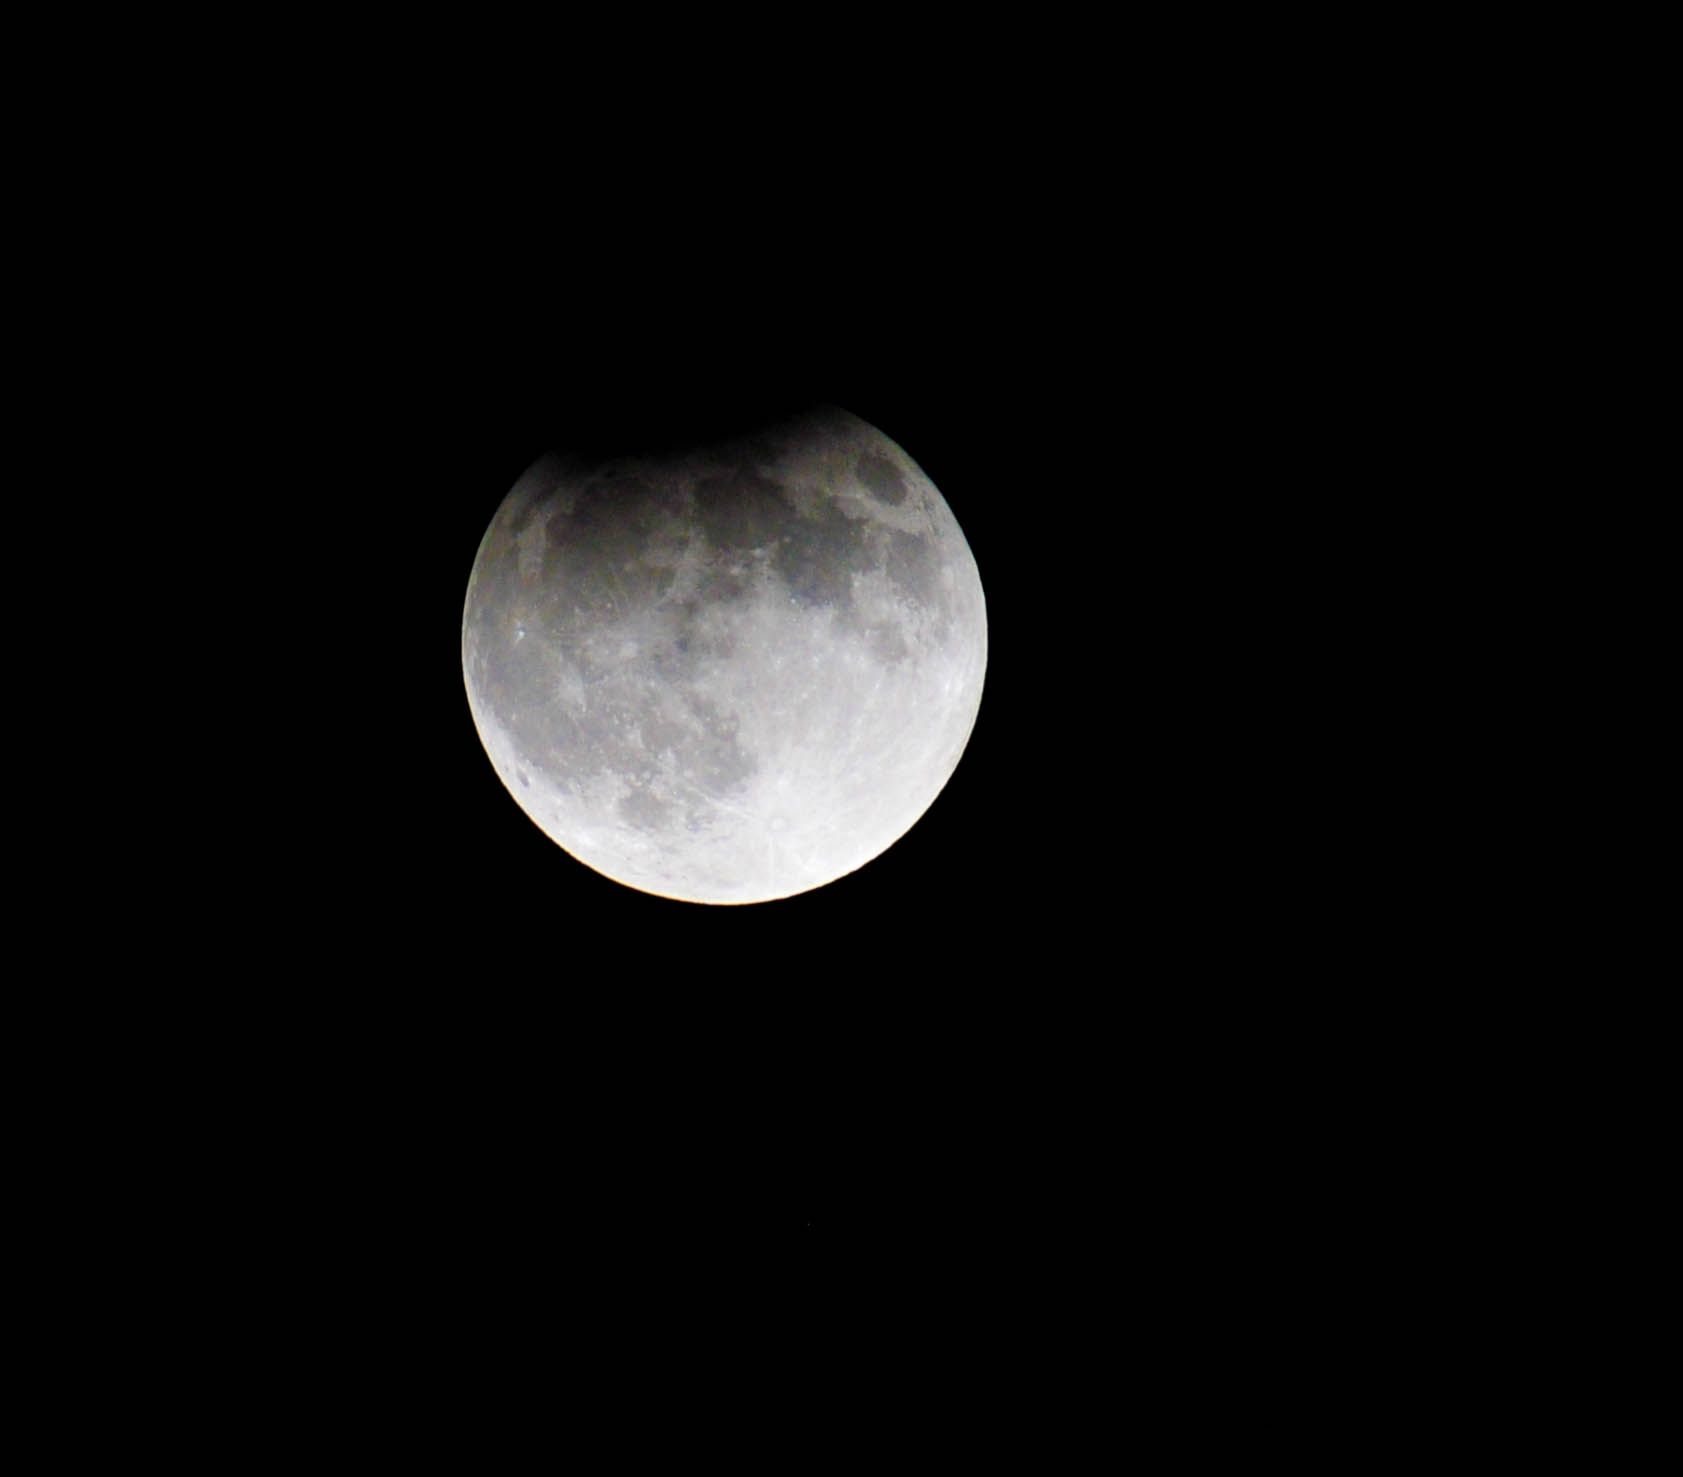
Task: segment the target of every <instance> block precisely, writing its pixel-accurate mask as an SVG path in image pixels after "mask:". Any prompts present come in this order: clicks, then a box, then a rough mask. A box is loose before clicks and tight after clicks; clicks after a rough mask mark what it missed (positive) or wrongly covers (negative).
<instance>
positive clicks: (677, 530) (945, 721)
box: [462, 409, 987, 903]
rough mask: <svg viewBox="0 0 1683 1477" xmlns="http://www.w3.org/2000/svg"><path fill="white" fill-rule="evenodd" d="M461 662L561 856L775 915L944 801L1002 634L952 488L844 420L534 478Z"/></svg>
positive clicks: (519, 788) (495, 742) (474, 611)
mask: <svg viewBox="0 0 1683 1477" xmlns="http://www.w3.org/2000/svg"><path fill="white" fill-rule="evenodd" d="M462 665H463V671H464V676H465V679H466V683H467V694H468V702H469V705H470V707H471V709H472V712H473V718H474V722H475V723H476V724H477V726H478V729H479V735H480V738H481V739H482V740H483V742H484V744H485V749H486V752H487V753H488V754H489V755H490V758H491V763H492V765H493V766H494V767H495V769H496V772H497V774H498V776H499V777H500V778H501V779H502V782H503V784H504V785H505V786H507V788H508V790H509V793H510V794H512V795H513V796H514V798H515V800H516V801H517V802H518V803H519V805H520V807H521V809H522V810H524V811H525V812H526V814H527V815H528V816H530V817H531V819H532V820H533V821H535V822H536V823H537V825H538V826H539V828H540V829H542V830H543V832H544V833H545V834H546V835H548V836H549V837H550V838H551V839H552V840H554V841H555V842H557V843H558V844H559V845H560V846H561V847H563V848H564V849H565V850H566V851H568V852H569V853H571V854H572V855H573V856H574V857H576V858H578V860H580V861H581V862H583V863H585V864H586V865H587V866H590V867H592V868H594V869H595V870H596V871H598V872H601V873H604V874H605V875H607V876H608V877H611V878H613V879H614V880H615V881H617V882H621V883H624V884H625V885H627V886H629V887H633V888H638V889H640V890H642V891H644V892H650V893H657V894H659V895H661V896H663V897H671V898H679V899H683V900H686V901H691V902H705V903H749V902H763V901H767V900H769V899H772V898H780V897H788V896H791V895H793V894H795V893H800V892H805V891H808V890H810V889H812V888H815V887H821V886H823V885H824V884H825V883H828V882H833V881H834V880H835V879H836V878H838V877H841V876H844V875H846V874H847V873H849V872H852V871H854V870H855V869H857V868H859V867H861V866H863V865H864V864H865V863H866V862H868V861H870V860H871V859H872V858H873V857H876V856H878V855H880V854H881V853H882V852H883V851H885V850H886V849H887V848H888V847H889V846H891V845H892V844H893V843H894V842H895V841H896V840H898V839H899V838H900V837H901V836H902V835H904V834H905V833H906V832H907V831H908V830H909V829H910V828H911V827H912V826H913V825H914V824H915V823H916V822H917V820H918V819H919V817H920V816H922V815H923V813H924V812H925V811H926V810H927V809H928V808H929V806H930V804H931V803H932V802H933V801H934V799H935V797H936V795H937V794H939V793H940V791H941V788H942V787H943V786H944V785H945V784H946V782H947V780H948V778H949V777H950V776H951V775H952V772H953V770H954V769H955V768H956V767H957V765H958V761H959V757H960V755H961V754H962V753H963V751H964V747H965V744H966V742H967V741H968V740H969V737H970V733H971V730H972V728H973V727H974V725H975V721H976V715H977V711H978V709H979V707H980V704H981V697H982V678H983V672H984V669H985V667H986V665H987V616H986V609H985V606H984V603H983V598H982V584H981V579H980V577H979V576H978V574H977V571H976V562H975V560H974V558H973V557H972V556H971V553H970V548H969V545H968V544H967V543H966V542H965V539H964V535H963V533H962V532H961V531H960V530H959V526H958V523H957V521H956V520H955V519H954V517H953V515H952V512H951V510H950V509H949V508H948V507H947V504H946V500H945V499H944V498H942V496H941V494H940V493H939V492H938V491H937V490H936V488H935V486H934V484H933V483H932V482H930V480H929V479H928V478H927V477H926V476H925V475H924V474H923V473H922V471H921V470H919V468H918V467H917V466H916V464H915V463H913V461H912V460H911V458H910V457H908V456H907V455H906V453H905V452H904V451H902V450H901V449H900V448H899V447H898V446H896V445H895V444H894V443H893V442H892V441H890V440H889V439H888V438H887V437H886V436H884V435H883V434H882V433H881V432H880V431H878V430H876V429H875V428H874V427H872V426H869V425H867V424H866V423H865V422H864V421H861V420H859V419H858V418H857V417H855V416H852V415H849V414H848V413H846V412H845V411H840V410H835V409H828V410H824V411H821V412H815V413H813V414H811V415H807V416H803V417H800V418H798V419H794V420H790V421H785V422H782V423H779V424H777V425H774V426H770V427H766V428H763V429H762V430H760V431H757V432H755V433H754V434H753V435H751V436H747V437H743V438H741V439H739V440H736V441H733V442H730V443H727V444H724V445H717V446H712V447H708V448H705V449H701V450H696V451H693V452H689V453H686V454H684V455H682V456H663V457H661V458H651V459H635V458H633V459H625V460H620V461H616V462H609V463H605V464H599V465H585V464H582V463H579V462H576V461H569V460H567V459H564V458H560V457H548V458H545V459H544V460H542V461H540V462H539V463H538V464H537V465H536V466H534V467H532V468H531V469H530V470H529V471H528V472H527V473H526V475H525V476H524V477H522V478H521V479H520V481H519V482H518V483H517V484H516V485H515V487H514V489H513V491H511V492H510V493H509V495H508V496H507V498H505V499H504V501H503V504H502V506H501V507H500V508H499V509H498V511H497V514H496V517H495V518H494V519H493V520H492V522H491V526H490V528H489V530H487V532H486V534H485V538H484V540H483V542H482V543H481V544H480V548H479V554H478V556H477V558H476V559H475V561H474V566H473V573H472V576H471V577H470V579H469V581H468V591H467V602H466V606H465V609H464V612H463V619H462Z"/></svg>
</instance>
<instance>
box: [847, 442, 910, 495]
mask: <svg viewBox="0 0 1683 1477" xmlns="http://www.w3.org/2000/svg"><path fill="white" fill-rule="evenodd" d="M854 475H855V476H857V477H858V478H859V481H860V482H861V483H862V484H863V486H864V488H865V491H866V492H868V493H870V494H871V496H872V497H874V498H877V499H879V500H880V501H882V502H885V503H888V504H889V505H890V506H891V507H896V508H897V507H899V506H900V504H901V503H903V502H905V500H906V484H905V482H904V481H903V480H902V478H901V476H900V473H899V472H898V471H897V470H896V468H895V466H894V463H893V462H891V461H889V460H888V458H887V457H882V456H878V455H877V454H876V453H875V452H872V451H867V452H866V453H865V454H864V456H862V457H860V458H859V463H858V466H857V468H856V470H855V473H854Z"/></svg>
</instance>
